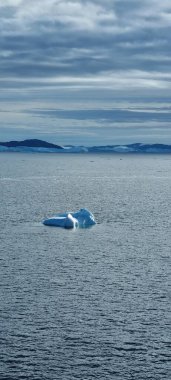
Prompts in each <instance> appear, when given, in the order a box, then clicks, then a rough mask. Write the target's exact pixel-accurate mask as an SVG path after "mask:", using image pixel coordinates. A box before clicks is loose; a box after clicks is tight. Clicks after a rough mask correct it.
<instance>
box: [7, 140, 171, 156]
mask: <svg viewBox="0 0 171 380" xmlns="http://www.w3.org/2000/svg"><path fill="white" fill-rule="evenodd" d="M3 151H8V152H42V153H44V152H47V153H171V145H165V144H142V143H135V144H128V145H104V146H92V147H85V146H73V145H66V146H63V147H62V146H60V145H56V144H52V143H48V142H46V141H42V140H37V139H31V140H24V141H9V142H0V152H3Z"/></svg>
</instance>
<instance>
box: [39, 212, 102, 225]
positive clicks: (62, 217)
mask: <svg viewBox="0 0 171 380" xmlns="http://www.w3.org/2000/svg"><path fill="white" fill-rule="evenodd" d="M43 224H45V225H46V226H56V227H63V228H77V227H79V228H87V227H90V226H93V225H94V224H96V221H95V218H94V215H93V214H92V213H91V212H90V211H88V210H87V209H85V208H81V209H80V210H79V211H76V212H65V213H60V214H57V215H54V216H53V217H51V218H48V219H45V220H44V221H43Z"/></svg>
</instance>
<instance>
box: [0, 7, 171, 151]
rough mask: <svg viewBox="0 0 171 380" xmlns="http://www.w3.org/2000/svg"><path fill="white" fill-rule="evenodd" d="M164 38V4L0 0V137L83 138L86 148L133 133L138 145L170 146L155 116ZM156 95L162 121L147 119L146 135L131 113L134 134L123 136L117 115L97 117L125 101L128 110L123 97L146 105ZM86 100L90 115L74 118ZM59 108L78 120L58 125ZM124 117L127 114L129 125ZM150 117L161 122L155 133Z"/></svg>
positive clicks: (170, 86) (165, 70) (163, 82)
mask: <svg viewBox="0 0 171 380" xmlns="http://www.w3.org/2000/svg"><path fill="white" fill-rule="evenodd" d="M170 40H171V2H170V0H162V1H161V0H151V1H150V2H149V0H91V1H85V0H84V1H83V0H75V1H71V0H70V1H68V0H61V1H60V0H28V1H25V0H0V86H1V95H0V101H1V104H2V107H1V112H0V120H1V123H0V136H1V138H0V140H5V138H6V137H10V134H11V138H14V136H15V133H16V137H17V138H22V137H31V136H33V134H34V135H35V136H36V137H38V136H39V137H45V135H47V134H48V135H49V139H50V140H51V141H52V140H53V139H54V138H55V139H61V143H62V142H63V141H64V142H66V140H67V138H68V142H70V141H69V140H71V138H72V140H73V141H74V142H75V143H84V139H85V140H86V136H89V140H87V141H88V142H89V145H91V137H92V142H93V143H94V142H96V141H97V143H102V140H103V139H104V136H106V132H105V131H107V134H109V136H108V138H109V140H110V139H111V136H112V138H113V139H115V138H116V139H118V136H120V141H121V140H122V141H121V142H124V141H123V140H124V139H125V140H126V142H127V141H130V140H131V141H132V139H134V141H135V139H136V138H137V137H136V136H137V134H138V137H139V136H141V140H143V141H145V140H149V141H154V142H156V141H159V140H160V139H161V141H164V139H165V140H167V141H168V138H169V139H170V142H171V132H170V128H169V125H168V124H167V128H166V129H165V127H166V125H165V123H168V122H169V120H168V113H167V120H166V113H163V112H162V109H163V107H164V105H163V103H165V104H167V105H168V102H169V97H170V90H171V53H170V45H171V44H170V42H171V41H170ZM156 98H157V103H158V102H161V101H162V104H161V114H163V119H162V117H161V118H159V119H157V118H155V117H154V115H153V117H150V119H147V122H148V120H149V129H148V133H147V132H145V130H146V129H145V128H144V118H142V115H140V114H139V117H138V115H137V114H134V120H133V122H134V123H135V119H136V123H137V124H136V128H135V126H134V128H133V131H134V132H131V131H132V129H131V127H130V129H129V130H128V128H127V129H126V130H127V132H125V130H124V128H123V124H124V123H126V120H125V114H124V113H123V117H122V115H121V118H120V120H119V121H118V119H117V115H116V113H115V112H113V113H112V121H111V120H110V121H109V118H106V114H105V113H104V115H102V114H100V115H99V113H98V109H101V110H103V109H104V108H105V107H106V105H107V104H110V107H111V109H112V107H113V105H114V103H115V102H117V105H118V107H120V106H119V104H123V100H124V99H127V102H126V104H127V106H126V108H127V109H128V108H130V99H131V103H134V104H135V103H136V102H137V99H138V103H139V102H140V101H142V99H143V101H144V102H145V103H147V104H148V103H149V102H154V99H156ZM71 100H72V107H71V103H70V102H71ZM119 102H120V103H119ZM11 103H13V105H14V106H13V107H11ZM21 103H22V105H21ZM47 103H48V107H46V108H47V109H48V118H47V113H46V118H45V116H44V114H43V109H44V108H45V105H47ZM93 103H94V109H95V110H96V111H97V114H96V115H97V117H94V118H93V119H92V118H91V117H90V116H92V115H90V114H89V113H87V117H86V116H85V112H84V113H82V117H83V119H81V110H82V111H84V110H85V109H86V108H89V107H91V106H92V104H93ZM145 103H144V104H145ZM16 104H18V105H16ZM19 104H20V105H19ZM59 105H61V107H62V108H63V109H64V110H65V112H66V114H67V113H68V112H69V110H70V109H71V108H72V109H75V110H77V109H79V118H78V114H75V116H74V117H75V119H73V118H71V119H72V122H71V123H70V125H69V121H67V123H68V124H67V123H66V119H67V120H68V118H69V113H68V116H66V117H65V122H64V121H61V117H59V115H58V113H54V111H55V109H56V108H58V107H59ZM137 107H138V104H137ZM115 108H116V107H115ZM12 109H13V112H12ZM35 109H36V110H37V109H39V121H38V114H37V113H36V114H35ZM16 110H17V112H16ZM50 110H52V111H53V112H52V111H50ZM36 112H38V111H36ZM132 112H134V111H132ZM144 112H146V105H144ZM16 113H17V115H18V116H16ZM5 115H6V117H5ZM10 115H11V116H10ZM35 115H36V116H35ZM169 115H170V114H169ZM1 116H2V118H1ZM10 117H11V119H10ZM45 119H46V120H45ZM95 119H96V120H95ZM151 119H152V120H151ZM73 120H75V123H74V122H73ZM78 120H79V126H78ZM81 120H83V122H82V123H81ZM85 120H86V122H85ZM131 120H132V119H130V113H129V112H128V120H127V122H128V125H130V124H129V123H130V121H131ZM155 120H156V122H160V123H161V124H160V128H159V125H157V129H155V131H154V126H153V127H152V126H151V127H150V125H151V124H150V123H151V122H152V121H153V122H155ZM95 121H96V125H95ZM109 122H110V127H109ZM112 122H113V127H111V124H112ZM116 122H118V123H119V126H120V132H119V133H118V124H117V128H116V125H115V123H116ZM11 123H12V124H11ZM55 123H56V124H58V128H57V130H55ZM102 124H103V128H101V125H102ZM24 125H25V127H24ZM124 125H125V124H124ZM135 129H136V132H135ZM102 130H103V132H102ZM123 130H124V132H123ZM166 130H167V133H165V131H166ZM23 131H24V132H23ZM156 131H157V132H156ZM163 131H164V133H163ZM73 136H74V137H73ZM100 136H101V137H100ZM134 136H135V138H134ZM149 136H151V137H149ZM139 138H140V137H139ZM74 139H75V140H74ZM150 139H151V140H150ZM56 142H58V141H56ZM85 145H86V141H85Z"/></svg>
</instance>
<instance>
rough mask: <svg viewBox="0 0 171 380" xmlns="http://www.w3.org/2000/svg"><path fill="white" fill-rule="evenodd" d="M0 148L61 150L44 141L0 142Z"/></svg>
mask: <svg viewBox="0 0 171 380" xmlns="http://www.w3.org/2000/svg"><path fill="white" fill-rule="evenodd" d="M0 145H1V146H5V147H7V148H14V147H15V148H16V147H30V148H50V149H51V148H54V149H63V148H62V147H61V146H59V145H55V144H51V143H48V142H46V141H42V140H37V139H31V140H24V141H9V142H0Z"/></svg>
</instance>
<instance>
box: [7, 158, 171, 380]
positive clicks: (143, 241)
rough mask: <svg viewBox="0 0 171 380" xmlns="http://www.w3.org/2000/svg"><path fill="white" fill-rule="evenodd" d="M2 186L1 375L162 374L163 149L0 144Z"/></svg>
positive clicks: (165, 286) (165, 358) (168, 173)
mask: <svg viewBox="0 0 171 380" xmlns="http://www.w3.org/2000/svg"><path fill="white" fill-rule="evenodd" d="M0 197H1V198H0V379H1V380H14V379H15V380H16V379H17V380H21V379H22V380H24V379H29V380H58V379H60V380H74V379H79V380H92V379H100V380H105V379H109V380H112V379H114V380H115V379H118V380H134V379H135V380H137V379H138V380H148V379H150V380H170V378H171V372H170V368H171V367H170V358H171V357H170V348H171V339H170V293H169V291H170V252H171V156H169V155H161V156H160V155H110V154H106V155H105V154H104V155H103V154H101V155H98V154H94V155H90V154H88V155H86V154H77V155H74V154H73V155H60V154H59V155H58V154H56V155H55V154H22V153H21V154H20V153H18V154H17V153H11V154H9V153H1V154H0ZM83 207H86V208H88V209H89V210H90V211H92V212H93V214H94V215H95V218H96V220H97V225H96V226H94V227H92V228H90V229H84V230H81V229H80V230H79V229H78V230H63V229H60V228H55V227H47V226H44V225H43V224H42V223H41V221H42V220H43V219H44V218H45V217H48V216H51V215H53V214H55V213H57V212H62V211H74V210H77V209H79V208H83Z"/></svg>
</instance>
